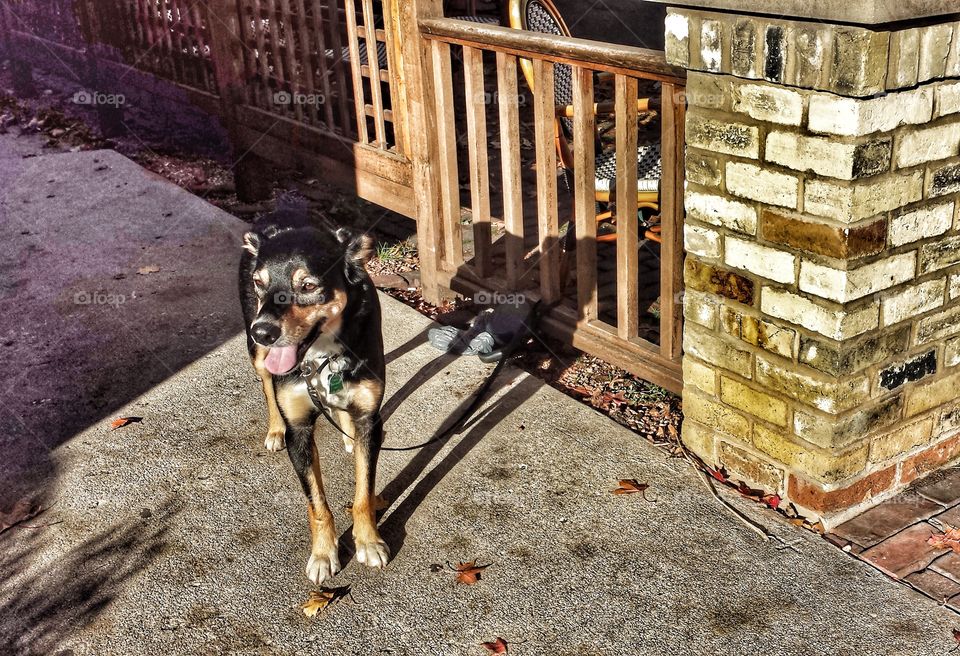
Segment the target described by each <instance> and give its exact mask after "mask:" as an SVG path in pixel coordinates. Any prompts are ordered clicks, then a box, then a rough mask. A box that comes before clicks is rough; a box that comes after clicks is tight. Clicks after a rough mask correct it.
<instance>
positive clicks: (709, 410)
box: [683, 394, 750, 443]
mask: <svg viewBox="0 0 960 656" xmlns="http://www.w3.org/2000/svg"><path fill="white" fill-rule="evenodd" d="M683 418H684V420H687V419H692V420H693V421H695V422H698V423H701V424H703V425H704V426H710V427H711V428H713V429H716V430H718V431H720V432H722V433H726V434H727V435H730V436H732V437H736V438H738V439H740V440H742V441H744V442H747V443H749V442H750V420H749V419H747V418H746V417H745V416H743V415H742V414H740V413H739V412H737V411H735V410H733V409H732V408H730V407H728V406H725V405H723V404H721V403H717V402H716V401H711V400H710V399H708V398H706V397H704V396H701V395H699V394H686V395H684V397H683Z"/></svg>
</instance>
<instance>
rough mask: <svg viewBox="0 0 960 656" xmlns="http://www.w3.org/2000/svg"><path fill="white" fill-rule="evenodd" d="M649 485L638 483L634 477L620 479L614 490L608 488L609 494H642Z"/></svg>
mask: <svg viewBox="0 0 960 656" xmlns="http://www.w3.org/2000/svg"><path fill="white" fill-rule="evenodd" d="M648 487H650V485H648V484H647V483H640V482H638V481H637V480H636V479H634V478H624V479H622V480H621V481H620V487H618V488H617V489H616V490H610V493H611V494H636V493H638V492H639V493H640V494H643V493H644V492H646V491H647V488H648Z"/></svg>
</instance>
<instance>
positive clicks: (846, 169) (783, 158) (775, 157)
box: [764, 132, 890, 180]
mask: <svg viewBox="0 0 960 656" xmlns="http://www.w3.org/2000/svg"><path fill="white" fill-rule="evenodd" d="M764 157H765V159H766V160H767V161H768V162H773V163H774V164H780V165H781V166H786V167H787V168H790V169H794V170H796V171H813V172H814V173H816V174H818V175H824V176H827V177H830V178H838V179H840V180H853V179H854V178H860V177H867V176H869V175H876V174H877V173H881V172H883V171H885V170H887V169H889V168H890V142H889V141H880V142H874V143H870V144H849V143H841V142H839V141H836V140H834V139H826V138H822V137H809V136H805V135H801V134H797V133H795V132H771V133H770V134H769V135H767V147H766V150H765V155H764Z"/></svg>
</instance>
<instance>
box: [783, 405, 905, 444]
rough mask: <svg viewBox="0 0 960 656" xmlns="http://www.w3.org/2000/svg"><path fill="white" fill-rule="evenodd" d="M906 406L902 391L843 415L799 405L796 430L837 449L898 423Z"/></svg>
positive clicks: (819, 442) (794, 416) (805, 437)
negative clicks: (811, 409) (816, 410)
mask: <svg viewBox="0 0 960 656" xmlns="http://www.w3.org/2000/svg"><path fill="white" fill-rule="evenodd" d="M902 410H903V397H902V396H899V395H898V396H893V397H890V398H888V399H885V400H883V401H881V402H879V403H878V404H876V405H873V406H870V407H867V408H864V409H863V410H859V411H857V412H853V413H848V414H846V415H845V416H844V417H843V418H842V419H840V418H838V417H835V416H833V415H824V414H819V413H813V412H810V413H808V412H804V411H803V410H801V409H799V408H798V409H797V410H795V411H794V413H793V430H794V432H795V433H796V434H797V435H799V436H800V437H801V439H804V440H806V441H807V442H811V443H813V444H816V445H817V446H822V447H824V448H828V449H834V448H838V447H842V446H846V445H848V444H852V443H853V442H859V441H862V440H863V439H864V438H865V437H866V436H868V435H870V434H871V433H876V432H877V431H878V430H881V429H883V428H886V427H888V426H892V425H894V424H896V423H897V422H899V421H900V414H901V411H902Z"/></svg>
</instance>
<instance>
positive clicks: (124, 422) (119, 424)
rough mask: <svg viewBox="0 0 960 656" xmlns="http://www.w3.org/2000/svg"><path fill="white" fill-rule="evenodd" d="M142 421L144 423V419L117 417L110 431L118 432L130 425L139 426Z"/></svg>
mask: <svg viewBox="0 0 960 656" xmlns="http://www.w3.org/2000/svg"><path fill="white" fill-rule="evenodd" d="M141 421H143V417H117V418H116V419H114V420H113V421H111V422H110V429H111V430H117V429H118V428H123V427H124V426H129V425H130V424H139V423H140V422H141Z"/></svg>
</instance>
